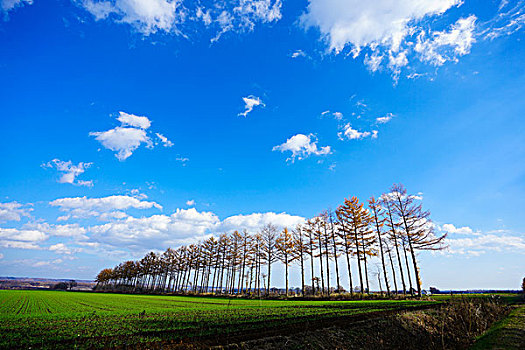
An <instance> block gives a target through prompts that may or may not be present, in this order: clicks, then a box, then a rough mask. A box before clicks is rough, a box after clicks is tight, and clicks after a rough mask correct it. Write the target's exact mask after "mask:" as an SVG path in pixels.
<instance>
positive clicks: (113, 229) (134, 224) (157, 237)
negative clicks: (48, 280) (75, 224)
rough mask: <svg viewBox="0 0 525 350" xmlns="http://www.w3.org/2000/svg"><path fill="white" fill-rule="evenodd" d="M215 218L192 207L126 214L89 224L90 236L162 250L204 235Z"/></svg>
mask: <svg viewBox="0 0 525 350" xmlns="http://www.w3.org/2000/svg"><path fill="white" fill-rule="evenodd" d="M218 223H219V218H218V217H217V216H216V215H215V214H214V213H211V212H198V211H197V210H196V209H195V208H190V209H177V211H176V212H175V213H173V214H172V215H170V216H168V215H153V216H150V217H142V218H135V217H128V218H127V219H125V220H121V221H117V222H110V223H107V224H103V225H97V226H92V227H90V232H91V233H92V236H91V239H92V240H93V241H94V242H98V243H101V244H107V245H117V246H122V245H124V246H127V247H128V248H130V249H144V248H145V247H147V248H149V249H153V248H154V249H166V247H167V246H168V245H176V244H181V243H184V242H185V241H187V240H194V239H198V238H199V237H201V238H202V237H204V235H205V234H207V233H209V232H210V230H212V229H213V228H214V227H215V226H216V225H217V224H218Z"/></svg>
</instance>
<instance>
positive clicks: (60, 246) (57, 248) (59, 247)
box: [48, 243, 80, 255]
mask: <svg viewBox="0 0 525 350" xmlns="http://www.w3.org/2000/svg"><path fill="white" fill-rule="evenodd" d="M48 249H49V250H50V251H52V252H54V253H57V254H65V255H71V254H73V253H78V252H79V251H80V249H78V248H75V249H72V248H69V247H68V246H66V245H65V244H64V243H57V244H53V245H51V246H49V248H48Z"/></svg>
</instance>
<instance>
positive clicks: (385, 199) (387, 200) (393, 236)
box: [381, 194, 407, 294]
mask: <svg viewBox="0 0 525 350" xmlns="http://www.w3.org/2000/svg"><path fill="white" fill-rule="evenodd" d="M381 204H382V205H383V206H384V208H385V212H386V216H387V221H386V225H387V227H388V228H389V235H388V236H389V238H390V240H391V241H392V243H393V245H394V248H395V249H396V256H397V263H398V265H397V266H398V268H399V274H400V275H401V285H402V286H403V294H406V293H407V288H406V284H405V275H404V273H403V264H402V263H401V254H399V241H400V240H402V237H401V234H400V233H399V232H398V230H397V226H398V225H397V224H396V223H395V222H394V208H393V203H392V196H390V195H389V194H383V195H382V196H381ZM396 290H397V288H396Z"/></svg>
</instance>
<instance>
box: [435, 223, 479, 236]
mask: <svg viewBox="0 0 525 350" xmlns="http://www.w3.org/2000/svg"><path fill="white" fill-rule="evenodd" d="M441 229H442V230H443V231H445V232H447V233H453V234H462V235H473V234H479V233H474V231H472V229H471V228H470V227H468V226H463V227H456V226H454V225H452V224H444V225H443V226H441Z"/></svg>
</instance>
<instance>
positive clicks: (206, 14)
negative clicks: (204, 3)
mask: <svg viewBox="0 0 525 350" xmlns="http://www.w3.org/2000/svg"><path fill="white" fill-rule="evenodd" d="M195 15H196V16H197V18H200V19H202V22H203V23H204V24H205V25H206V26H209V25H210V24H211V22H212V19H211V14H210V10H209V9H208V10H206V11H204V9H203V8H202V7H197V13H196V14H195Z"/></svg>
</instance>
